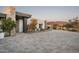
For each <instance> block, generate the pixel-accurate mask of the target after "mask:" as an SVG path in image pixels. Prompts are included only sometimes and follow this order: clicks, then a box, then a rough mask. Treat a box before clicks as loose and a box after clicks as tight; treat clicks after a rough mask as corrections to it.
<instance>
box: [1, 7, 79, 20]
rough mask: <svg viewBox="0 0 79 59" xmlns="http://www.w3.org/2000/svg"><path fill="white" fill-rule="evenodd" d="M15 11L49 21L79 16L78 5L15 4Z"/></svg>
mask: <svg viewBox="0 0 79 59" xmlns="http://www.w3.org/2000/svg"><path fill="white" fill-rule="evenodd" d="M3 8H4V6H0V11H2V10H3ZM16 11H19V12H23V13H29V14H32V16H33V17H36V18H38V19H41V20H43V19H44V20H45V19H46V20H49V21H60V20H62V21H64V20H65V21H66V20H69V19H72V18H73V17H76V16H79V6H16Z"/></svg>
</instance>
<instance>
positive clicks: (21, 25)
mask: <svg viewBox="0 0 79 59" xmlns="http://www.w3.org/2000/svg"><path fill="white" fill-rule="evenodd" d="M19 32H23V20H22V19H19Z"/></svg>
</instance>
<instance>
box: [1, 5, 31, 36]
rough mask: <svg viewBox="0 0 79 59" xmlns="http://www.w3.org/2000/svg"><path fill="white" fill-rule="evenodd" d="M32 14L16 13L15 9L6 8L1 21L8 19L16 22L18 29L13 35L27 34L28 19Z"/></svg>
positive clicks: (14, 30)
mask: <svg viewBox="0 0 79 59" xmlns="http://www.w3.org/2000/svg"><path fill="white" fill-rule="evenodd" d="M31 16H32V15H31V14H27V13H21V12H16V9H15V7H12V6H11V7H5V8H4V11H3V13H0V19H6V18H8V17H10V18H12V20H14V21H16V28H15V29H13V30H12V35H14V34H16V32H27V19H29V18H31Z"/></svg>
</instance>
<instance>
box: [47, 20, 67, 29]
mask: <svg viewBox="0 0 79 59" xmlns="http://www.w3.org/2000/svg"><path fill="white" fill-rule="evenodd" d="M47 24H48V28H49V29H60V30H65V29H66V27H65V26H64V25H65V24H67V22H65V21H50V22H48V23H47Z"/></svg>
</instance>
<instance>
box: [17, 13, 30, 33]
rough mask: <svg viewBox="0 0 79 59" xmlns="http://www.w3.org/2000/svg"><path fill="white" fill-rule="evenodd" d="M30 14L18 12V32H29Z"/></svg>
mask: <svg viewBox="0 0 79 59" xmlns="http://www.w3.org/2000/svg"><path fill="white" fill-rule="evenodd" d="M30 17H31V15H30V14H25V13H20V12H16V32H27V19H28V18H30Z"/></svg>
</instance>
